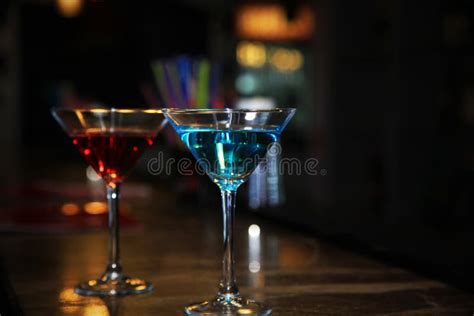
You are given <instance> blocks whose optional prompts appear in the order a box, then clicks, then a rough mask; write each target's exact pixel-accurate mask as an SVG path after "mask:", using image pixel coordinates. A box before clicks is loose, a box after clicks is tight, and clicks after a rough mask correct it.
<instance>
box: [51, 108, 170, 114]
mask: <svg viewBox="0 0 474 316" xmlns="http://www.w3.org/2000/svg"><path fill="white" fill-rule="evenodd" d="M51 112H53V113H57V112H80V113H146V114H155V113H156V114H163V112H164V111H163V110H162V109H146V108H67V107H54V108H51Z"/></svg>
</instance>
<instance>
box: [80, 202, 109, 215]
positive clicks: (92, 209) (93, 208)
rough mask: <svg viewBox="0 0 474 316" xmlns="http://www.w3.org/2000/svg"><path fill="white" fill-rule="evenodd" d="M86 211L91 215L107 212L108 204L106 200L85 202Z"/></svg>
mask: <svg viewBox="0 0 474 316" xmlns="http://www.w3.org/2000/svg"><path fill="white" fill-rule="evenodd" d="M84 211H85V212H86V213H87V214H91V215H99V214H104V213H107V204H106V203H104V202H89V203H86V204H84Z"/></svg>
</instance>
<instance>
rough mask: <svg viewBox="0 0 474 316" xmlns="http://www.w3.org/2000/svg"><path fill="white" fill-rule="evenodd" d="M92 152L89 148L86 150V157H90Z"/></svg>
mask: <svg viewBox="0 0 474 316" xmlns="http://www.w3.org/2000/svg"><path fill="white" fill-rule="evenodd" d="M90 153H91V150H90V149H89V148H86V149H84V155H86V156H89V154H90Z"/></svg>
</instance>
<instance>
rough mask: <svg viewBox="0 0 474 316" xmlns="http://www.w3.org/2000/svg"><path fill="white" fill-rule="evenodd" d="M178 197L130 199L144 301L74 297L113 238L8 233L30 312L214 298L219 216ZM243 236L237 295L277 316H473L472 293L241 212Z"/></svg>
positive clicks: (130, 234)
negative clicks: (147, 284) (150, 287)
mask: <svg viewBox="0 0 474 316" xmlns="http://www.w3.org/2000/svg"><path fill="white" fill-rule="evenodd" d="M217 194H218V193H217V191H216V199H218V198H219V197H218V196H217ZM179 199H180V198H179V196H176V195H173V194H172V193H170V192H163V191H158V192H156V194H154V196H153V198H152V199H151V200H150V201H147V202H136V201H130V200H127V201H125V203H129V205H130V206H131V207H132V208H133V212H134V214H135V215H136V216H137V217H138V219H139V220H140V221H141V222H142V223H143V224H144V227H143V229H132V230H124V231H123V232H122V235H121V246H122V263H123V266H124V270H125V272H126V273H127V274H128V275H130V276H133V277H140V278H145V279H147V280H149V281H151V282H153V284H154V285H155V290H154V291H153V292H152V293H150V294H145V295H138V296H130V297H122V298H118V299H105V300H104V299H100V298H96V297H81V296H79V295H76V294H75V293H74V291H73V287H74V285H75V284H76V283H77V282H78V281H81V280H87V279H91V278H95V277H98V276H99V275H100V274H101V272H102V271H103V269H104V267H105V264H106V260H107V232H106V231H100V232H80V233H77V232H76V233H73V232H71V233H61V234H53V233H49V234H44V233H43V234H39V233H36V234H32V233H29V234H2V238H1V240H0V247H1V249H0V250H1V254H2V257H3V260H4V265H5V269H6V271H7V273H8V277H9V280H10V282H11V285H12V288H13V290H14V292H15V294H16V297H17V300H18V303H19V305H20V308H21V310H22V311H23V313H24V314H25V315H83V316H92V315H94V316H105V315H134V316H141V315H183V306H185V305H187V304H189V303H192V302H198V301H202V300H205V299H209V298H212V297H213V296H214V295H215V293H216V290H217V284H218V281H219V278H220V271H221V270H220V261H221V255H222V253H221V251H222V227H221V218H220V217H221V214H220V210H218V209H215V210H214V209H213V210H211V209H202V207H200V206H199V203H197V202H196V204H195V205H194V206H190V205H188V206H176V203H177V201H179ZM251 224H257V225H259V227H260V229H261V232H260V236H259V238H252V237H250V236H249V233H248V228H249V226H250V225H251ZM236 234H237V236H236V245H235V247H236V260H237V263H236V270H237V277H238V283H239V286H240V291H241V293H242V294H243V295H245V296H248V297H252V298H255V299H257V300H260V301H265V302H266V303H267V304H269V305H270V306H272V307H273V315H275V316H278V315H295V316H296V315H298V316H301V315H449V316H451V315H473V312H474V295H472V294H470V293H467V292H463V291H461V290H458V289H456V288H453V287H451V286H449V285H447V284H444V283H441V282H439V281H436V280H431V279H428V278H425V277H421V276H418V275H416V274H414V273H412V272H409V271H406V270H404V269H401V268H397V267H394V266H390V265H386V264H383V263H380V262H377V261H374V260H373V259H369V258H366V257H364V256H362V255H358V254H355V253H352V252H349V251H346V250H341V249H339V248H337V247H335V246H332V245H329V244H327V243H324V242H321V241H319V240H318V239H316V238H315V237H313V236H312V235H311V234H307V233H299V232H295V230H290V229H287V228H285V227H282V226H281V225H276V224H273V223H271V222H269V221H268V220H263V219H261V218H260V217H258V216H251V215H249V214H244V213H242V214H241V213H239V212H238V211H237V222H236ZM257 270H259V271H258V272H257ZM2 316H3V315H2Z"/></svg>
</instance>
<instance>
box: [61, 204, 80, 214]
mask: <svg viewBox="0 0 474 316" xmlns="http://www.w3.org/2000/svg"><path fill="white" fill-rule="evenodd" d="M79 211H80V208H79V206H78V205H77V204H75V203H66V204H63V206H61V213H63V214H64V215H66V216H73V215H76V214H79Z"/></svg>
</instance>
